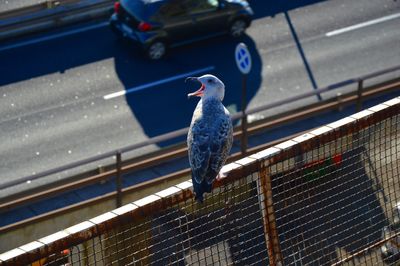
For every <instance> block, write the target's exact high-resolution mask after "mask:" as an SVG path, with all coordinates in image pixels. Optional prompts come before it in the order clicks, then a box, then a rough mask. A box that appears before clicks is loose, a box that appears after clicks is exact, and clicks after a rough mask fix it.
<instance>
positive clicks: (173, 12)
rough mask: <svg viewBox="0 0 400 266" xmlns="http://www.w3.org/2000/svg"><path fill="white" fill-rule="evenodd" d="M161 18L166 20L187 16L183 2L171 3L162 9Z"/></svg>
mask: <svg viewBox="0 0 400 266" xmlns="http://www.w3.org/2000/svg"><path fill="white" fill-rule="evenodd" d="M159 13H160V16H162V17H165V18H172V17H179V16H183V15H185V14H187V12H186V9H185V8H184V6H183V4H182V1H178V0H177V1H170V2H168V3H166V4H164V5H163V6H162V7H161V8H160V11H159Z"/></svg>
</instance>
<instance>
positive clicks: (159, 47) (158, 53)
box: [146, 40, 167, 60]
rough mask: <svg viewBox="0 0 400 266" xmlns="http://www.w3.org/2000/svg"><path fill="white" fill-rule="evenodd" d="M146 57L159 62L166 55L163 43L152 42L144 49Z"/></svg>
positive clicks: (165, 46)
mask: <svg viewBox="0 0 400 266" xmlns="http://www.w3.org/2000/svg"><path fill="white" fill-rule="evenodd" d="M146 52H147V57H148V58H150V59H151V60H159V59H161V58H163V57H164V56H165V54H166V53H167V44H166V43H165V42H163V41H160V40H158V41H154V42H152V43H151V44H150V45H149V46H148V47H147V49H146Z"/></svg>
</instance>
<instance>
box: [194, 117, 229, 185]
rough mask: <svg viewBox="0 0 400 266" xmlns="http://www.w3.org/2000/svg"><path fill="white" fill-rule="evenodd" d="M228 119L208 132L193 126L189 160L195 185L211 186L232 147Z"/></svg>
mask: <svg viewBox="0 0 400 266" xmlns="http://www.w3.org/2000/svg"><path fill="white" fill-rule="evenodd" d="M232 131H233V130H232V124H231V122H230V118H229V117H228V118H227V119H222V120H221V122H220V123H217V124H216V127H215V128H213V129H212V130H210V131H206V130H204V128H201V127H197V126H194V127H193V128H192V133H191V136H190V138H189V139H190V140H189V141H190V145H189V160H190V165H191V167H192V172H193V177H194V179H195V181H196V182H197V183H201V182H202V181H203V180H204V179H206V181H207V183H209V184H211V183H212V182H213V181H214V179H215V177H216V176H217V174H218V173H219V170H220V169H221V167H222V166H223V164H224V163H225V161H226V158H227V157H228V155H229V151H230V149H231V146H232V140H233V137H232Z"/></svg>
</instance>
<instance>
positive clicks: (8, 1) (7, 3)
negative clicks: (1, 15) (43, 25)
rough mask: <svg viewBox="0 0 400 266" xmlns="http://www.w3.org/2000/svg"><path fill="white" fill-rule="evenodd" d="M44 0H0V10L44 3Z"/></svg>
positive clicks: (4, 10) (5, 10)
mask: <svg viewBox="0 0 400 266" xmlns="http://www.w3.org/2000/svg"><path fill="white" fill-rule="evenodd" d="M44 2H46V0H0V12H7V11H10V10H14V9H18V8H22V7H27V6H32V5H36V4H40V3H44Z"/></svg>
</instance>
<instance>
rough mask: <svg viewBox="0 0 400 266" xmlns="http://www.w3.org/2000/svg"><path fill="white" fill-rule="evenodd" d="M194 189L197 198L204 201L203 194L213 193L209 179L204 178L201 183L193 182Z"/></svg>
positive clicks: (201, 201)
mask: <svg viewBox="0 0 400 266" xmlns="http://www.w3.org/2000/svg"><path fill="white" fill-rule="evenodd" d="M193 190H194V193H195V197H194V198H195V199H196V200H197V201H198V202H200V203H203V201H204V197H203V194H204V193H206V192H207V193H211V190H212V184H208V183H207V181H205V180H203V181H202V182H201V183H200V184H199V183H196V182H193Z"/></svg>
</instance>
